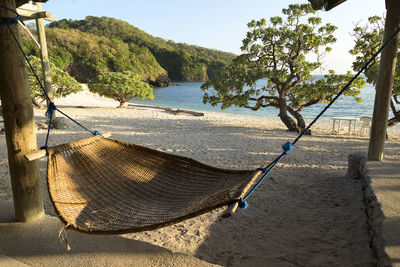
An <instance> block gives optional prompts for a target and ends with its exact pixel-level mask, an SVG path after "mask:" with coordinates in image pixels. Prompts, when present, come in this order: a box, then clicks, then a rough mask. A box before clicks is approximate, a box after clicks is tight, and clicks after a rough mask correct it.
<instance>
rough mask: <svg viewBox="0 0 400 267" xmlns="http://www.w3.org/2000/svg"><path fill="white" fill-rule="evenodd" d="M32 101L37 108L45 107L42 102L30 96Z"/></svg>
mask: <svg viewBox="0 0 400 267" xmlns="http://www.w3.org/2000/svg"><path fill="white" fill-rule="evenodd" d="M32 103H33V104H34V105H35V106H36V107H37V108H39V109H45V107H44V106H43V104H42V103H41V102H40V101H38V100H37V99H35V98H32Z"/></svg>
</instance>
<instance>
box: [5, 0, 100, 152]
mask: <svg viewBox="0 0 400 267" xmlns="http://www.w3.org/2000/svg"><path fill="white" fill-rule="evenodd" d="M0 8H3V9H6V10H9V11H11V12H13V13H15V14H16V16H15V17H13V18H8V20H7V21H6V22H3V23H1V24H0V28H1V27H3V26H7V27H8V29H9V31H10V32H11V35H12V36H13V38H14V40H15V42H16V43H17V45H18V47H19V50H20V51H21V53H22V55H23V56H24V58H25V61H26V62H27V63H28V65H29V68H30V69H31V70H32V73H33V75H34V76H35V78H36V80H37V82H38V83H39V86H40V88H41V89H42V91H43V92H44V94H45V97H46V99H47V101H48V103H49V104H48V107H47V112H46V114H47V117H48V118H49V124H48V127H47V135H46V142H45V145H44V146H43V147H41V149H42V148H43V149H46V151H47V152H48V141H49V135H50V129H51V123H52V119H53V113H54V111H55V110H57V111H58V112H60V113H61V114H62V115H64V116H65V117H67V118H68V119H70V120H71V121H73V122H74V123H76V124H77V125H79V126H80V127H82V128H83V129H85V130H86V131H88V132H90V133H91V134H93V135H101V133H100V132H99V131H91V130H89V129H88V128H86V127H85V126H83V125H82V124H80V123H79V122H78V121H76V120H74V119H73V118H71V117H70V116H68V115H67V114H65V113H64V112H62V111H61V110H60V109H58V108H57V107H56V105H55V104H54V102H52V101H51V99H50V97H49V95H48V94H47V92H46V90H45V89H44V86H43V84H42V83H41V81H40V79H39V76H38V75H37V74H36V72H35V70H34V69H33V66H32V64H31V62H30V61H29V58H28V56H27V55H26V54H25V52H24V49H23V48H22V45H21V44H20V43H19V41H18V39H17V37H16V36H15V34H14V31H13V30H12V29H11V27H10V26H11V25H15V24H17V23H18V20H19V19H20V18H21V16H20V15H19V14H18V13H17V11H15V10H12V9H10V8H8V7H5V6H3V5H0Z"/></svg>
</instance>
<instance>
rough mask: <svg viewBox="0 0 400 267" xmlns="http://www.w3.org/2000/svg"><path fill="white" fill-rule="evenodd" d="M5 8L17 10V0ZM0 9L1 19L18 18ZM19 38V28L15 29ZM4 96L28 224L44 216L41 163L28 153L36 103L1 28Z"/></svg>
mask: <svg viewBox="0 0 400 267" xmlns="http://www.w3.org/2000/svg"><path fill="white" fill-rule="evenodd" d="M2 5H4V6H6V7H8V8H11V9H14V10H15V0H3V1H2ZM14 16H15V14H13V13H12V12H10V11H7V10H5V9H3V8H0V17H14ZM11 28H12V30H13V31H14V33H15V35H16V36H17V38H18V39H20V36H19V30H18V25H13V26H11ZM0 61H1V62H0V96H1V102H2V108H3V117H4V128H5V134H6V141H7V150H8V164H9V168H10V176H11V184H12V191H13V197H14V209H15V218H16V220H17V221H21V222H26V221H31V220H34V219H36V218H39V217H41V216H43V214H44V210H43V199H42V192H41V190H40V181H39V165H38V161H37V160H36V161H33V162H29V161H27V160H26V159H25V158H24V155H25V154H28V153H31V152H32V151H35V150H37V144H36V133H35V127H34V126H35V125H34V117H33V109H32V101H31V96H30V92H29V87H28V81H27V72H26V69H25V62H24V58H23V56H22V54H21V51H20V50H19V48H18V46H17V44H16V42H15V40H14V39H13V37H12V35H11V33H10V31H9V30H8V28H7V27H2V28H0Z"/></svg>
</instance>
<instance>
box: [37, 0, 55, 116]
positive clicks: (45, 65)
mask: <svg viewBox="0 0 400 267" xmlns="http://www.w3.org/2000/svg"><path fill="white" fill-rule="evenodd" d="M35 5H36V6H37V7H38V11H42V4H40V3H39V2H35ZM43 20H44V19H42V18H40V19H36V29H37V32H38V36H39V44H40V59H41V61H42V74H43V80H44V85H43V86H44V89H45V90H46V93H47V95H48V96H49V98H50V100H51V101H53V100H54V96H53V90H52V85H51V74H50V62H49V54H48V52H47V42H46V33H45V30H44V21H43ZM46 100H47V99H46ZM47 106H49V103H48V100H47ZM54 116H55V114H53V117H54Z"/></svg>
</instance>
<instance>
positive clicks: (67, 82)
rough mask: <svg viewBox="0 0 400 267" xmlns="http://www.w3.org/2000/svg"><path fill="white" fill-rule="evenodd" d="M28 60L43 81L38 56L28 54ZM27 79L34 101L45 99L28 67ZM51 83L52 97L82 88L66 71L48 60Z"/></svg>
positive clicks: (65, 94) (37, 102) (39, 101)
mask: <svg viewBox="0 0 400 267" xmlns="http://www.w3.org/2000/svg"><path fill="white" fill-rule="evenodd" d="M29 61H30V62H31V65H32V67H33V69H34V70H35V72H36V74H37V75H38V76H39V79H40V82H41V83H42V85H44V83H43V76H42V63H41V61H40V59H39V58H37V57H35V56H30V57H29ZM28 70H29V71H28V81H29V86H30V88H31V96H32V99H33V100H34V103H36V104H39V103H41V102H43V101H44V100H46V97H45V94H44V92H43V90H42V88H41V87H40V85H39V83H38V81H37V80H36V77H35V76H34V75H33V73H32V70H31V69H30V68H28ZM50 73H51V83H52V86H53V95H54V97H64V96H67V95H69V94H71V93H77V92H79V91H81V90H82V86H81V85H80V84H79V83H78V82H77V81H76V80H75V79H74V78H73V77H71V76H70V75H69V74H68V73H67V72H65V71H63V70H62V69H60V68H58V67H57V66H55V65H54V64H52V63H51V62H50Z"/></svg>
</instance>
